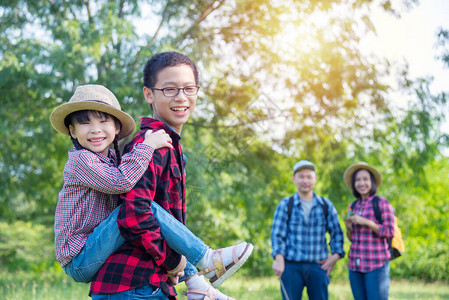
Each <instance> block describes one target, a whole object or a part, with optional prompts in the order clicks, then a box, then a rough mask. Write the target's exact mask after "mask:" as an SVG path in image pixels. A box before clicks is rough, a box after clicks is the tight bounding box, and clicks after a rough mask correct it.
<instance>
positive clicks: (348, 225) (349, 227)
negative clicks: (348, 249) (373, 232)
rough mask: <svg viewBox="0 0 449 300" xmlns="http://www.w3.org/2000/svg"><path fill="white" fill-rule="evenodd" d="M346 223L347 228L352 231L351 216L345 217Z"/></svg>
mask: <svg viewBox="0 0 449 300" xmlns="http://www.w3.org/2000/svg"><path fill="white" fill-rule="evenodd" d="M345 225H346V228H347V229H348V230H350V231H352V222H351V217H348V218H346V219H345Z"/></svg>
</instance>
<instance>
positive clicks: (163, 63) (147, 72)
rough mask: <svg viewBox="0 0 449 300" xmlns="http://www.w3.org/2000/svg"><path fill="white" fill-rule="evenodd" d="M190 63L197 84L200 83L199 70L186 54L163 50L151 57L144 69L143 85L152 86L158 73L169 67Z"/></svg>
mask: <svg viewBox="0 0 449 300" xmlns="http://www.w3.org/2000/svg"><path fill="white" fill-rule="evenodd" d="M179 65H188V66H190V67H191V68H192V71H193V75H194V76H195V84H198V70H197V68H196V65H195V64H194V63H193V62H192V61H191V60H190V58H188V57H187V56H185V55H184V54H181V53H178V52H163V53H159V54H156V55H155V56H153V57H152V58H150V59H149V60H148V61H147V63H146V64H145V68H144V69H143V86H146V87H147V88H152V87H154V85H155V84H156V81H157V75H158V74H159V72H160V71H161V70H162V69H164V68H167V67H175V66H179Z"/></svg>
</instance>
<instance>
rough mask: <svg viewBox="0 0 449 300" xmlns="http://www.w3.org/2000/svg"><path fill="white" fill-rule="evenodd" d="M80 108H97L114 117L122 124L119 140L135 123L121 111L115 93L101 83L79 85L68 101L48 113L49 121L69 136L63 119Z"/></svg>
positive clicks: (132, 128) (127, 133)
mask: <svg viewBox="0 0 449 300" xmlns="http://www.w3.org/2000/svg"><path fill="white" fill-rule="evenodd" d="M80 110H97V111H101V112H104V113H107V114H110V115H111V116H114V117H116V118H117V119H118V120H119V121H120V123H121V124H122V128H121V129H120V132H119V134H118V136H117V138H118V139H119V140H120V139H122V138H124V137H127V136H128V135H130V134H131V133H132V132H133V131H134V128H135V127H136V123H135V122H134V119H133V118H132V117H131V116H130V115H128V114H127V113H125V112H123V111H122V109H121V107H120V103H119V102H118V100H117V98H116V97H115V95H114V94H113V93H112V92H111V91H110V90H108V89H107V88H105V87H104V86H102V85H96V84H87V85H80V86H78V87H77V88H76V89H75V93H74V94H73V96H72V98H70V100H69V102H67V103H64V104H61V105H60V106H58V107H56V108H55V109H54V110H53V112H52V113H51V115H50V122H51V125H52V126H53V128H54V129H56V131H59V132H60V133H63V134H65V135H68V136H70V133H69V129H68V128H67V127H66V126H65V124H64V119H65V118H66V117H67V116H68V115H69V114H71V113H73V112H76V111H80Z"/></svg>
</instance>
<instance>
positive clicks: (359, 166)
mask: <svg viewBox="0 0 449 300" xmlns="http://www.w3.org/2000/svg"><path fill="white" fill-rule="evenodd" d="M360 169H363V170H367V171H370V172H371V173H373V175H374V180H375V181H376V185H377V187H379V186H380V185H381V184H382V175H381V174H380V172H379V171H378V170H377V169H376V168H374V167H372V166H370V165H368V164H367V163H366V162H359V163H356V164H354V165H352V166H349V167H348V168H347V169H346V171H345V174H344V175H343V178H344V179H345V183H346V185H347V186H348V187H349V188H350V189H352V174H354V172H355V171H357V170H360Z"/></svg>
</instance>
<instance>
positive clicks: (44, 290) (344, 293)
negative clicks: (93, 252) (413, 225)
mask: <svg viewBox="0 0 449 300" xmlns="http://www.w3.org/2000/svg"><path fill="white" fill-rule="evenodd" d="M183 290H185V285H184V284H183V283H181V284H180V285H179V286H178V293H179V294H180V296H179V297H178V299H180V300H184V299H186V297H185V296H183V295H181V292H182V291H183ZM220 290H221V291H222V292H223V293H225V294H227V295H229V296H231V297H233V298H235V299H239V300H256V299H257V300H280V299H281V296H280V291H279V281H278V280H277V279H276V278H275V277H274V276H273V277H261V278H246V277H242V276H241V277H239V276H234V277H232V278H231V279H229V280H228V281H227V282H226V283H225V284H224V285H223V286H222V287H220ZM88 293H89V285H87V284H81V283H76V282H74V281H72V280H71V279H69V277H67V276H65V275H64V274H61V273H59V274H45V273H43V274H39V275H33V274H29V273H23V272H15V273H8V272H0V298H1V299H5V300H19V299H20V300H23V299H26V300H34V299H36V300H41V299H42V300H47V299H48V300H53V299H76V300H82V299H90V298H89V296H88ZM329 293H330V299H344V300H347V299H352V294H351V290H350V287H349V282H346V281H339V282H331V284H330V286H329ZM304 295H305V296H304V297H303V299H307V295H306V292H304ZM390 299H393V300H395V299H404V300H405V299H449V286H448V285H447V284H443V283H431V284H430V283H429V284H426V283H423V282H409V281H393V282H392V283H391V289H390Z"/></svg>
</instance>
